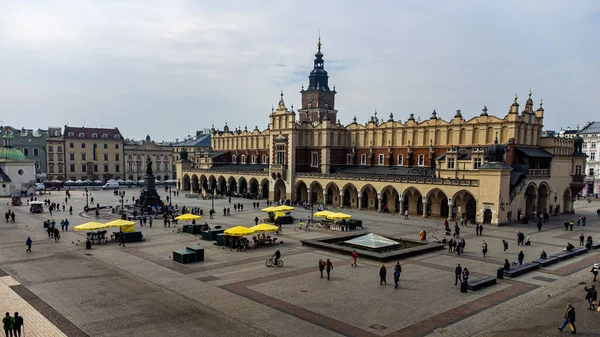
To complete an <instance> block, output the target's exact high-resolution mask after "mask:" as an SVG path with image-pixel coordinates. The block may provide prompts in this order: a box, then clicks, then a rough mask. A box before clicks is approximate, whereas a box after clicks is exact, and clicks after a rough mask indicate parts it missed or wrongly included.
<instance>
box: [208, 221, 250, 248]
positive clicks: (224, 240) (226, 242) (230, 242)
mask: <svg viewBox="0 0 600 337" xmlns="http://www.w3.org/2000/svg"><path fill="white" fill-rule="evenodd" d="M254 232H255V231H254V230H253V229H250V228H248V227H244V226H235V227H232V228H228V229H226V230H225V231H224V232H223V234H218V235H217V245H223V246H228V247H230V248H237V249H238V251H241V250H245V249H247V248H248V246H249V245H250V241H249V240H248V239H246V238H245V236H247V235H252V234H254Z"/></svg>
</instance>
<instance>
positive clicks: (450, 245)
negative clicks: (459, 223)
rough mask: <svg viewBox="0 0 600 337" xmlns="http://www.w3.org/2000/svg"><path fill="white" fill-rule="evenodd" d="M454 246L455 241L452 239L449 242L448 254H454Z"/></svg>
mask: <svg viewBox="0 0 600 337" xmlns="http://www.w3.org/2000/svg"><path fill="white" fill-rule="evenodd" d="M453 244H454V239H450V241H448V253H452V245H453Z"/></svg>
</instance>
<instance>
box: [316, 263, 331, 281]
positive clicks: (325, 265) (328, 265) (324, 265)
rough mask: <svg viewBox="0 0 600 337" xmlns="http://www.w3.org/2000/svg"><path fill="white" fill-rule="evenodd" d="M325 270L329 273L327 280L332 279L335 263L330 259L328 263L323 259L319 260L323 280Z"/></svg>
mask: <svg viewBox="0 0 600 337" xmlns="http://www.w3.org/2000/svg"><path fill="white" fill-rule="evenodd" d="M323 270H325V271H327V280H328V281H329V280H331V279H330V275H331V271H332V270H333V263H331V261H330V260H329V259H327V261H323V259H319V271H320V272H321V278H323Z"/></svg>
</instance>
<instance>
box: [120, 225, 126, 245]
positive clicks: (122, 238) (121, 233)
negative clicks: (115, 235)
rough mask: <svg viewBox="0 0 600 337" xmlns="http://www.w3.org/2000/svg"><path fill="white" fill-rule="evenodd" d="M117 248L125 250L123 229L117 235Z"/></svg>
mask: <svg viewBox="0 0 600 337" xmlns="http://www.w3.org/2000/svg"><path fill="white" fill-rule="evenodd" d="M119 234H120V235H119V246H121V245H122V246H123V248H125V233H123V229H121V232H120V233H119Z"/></svg>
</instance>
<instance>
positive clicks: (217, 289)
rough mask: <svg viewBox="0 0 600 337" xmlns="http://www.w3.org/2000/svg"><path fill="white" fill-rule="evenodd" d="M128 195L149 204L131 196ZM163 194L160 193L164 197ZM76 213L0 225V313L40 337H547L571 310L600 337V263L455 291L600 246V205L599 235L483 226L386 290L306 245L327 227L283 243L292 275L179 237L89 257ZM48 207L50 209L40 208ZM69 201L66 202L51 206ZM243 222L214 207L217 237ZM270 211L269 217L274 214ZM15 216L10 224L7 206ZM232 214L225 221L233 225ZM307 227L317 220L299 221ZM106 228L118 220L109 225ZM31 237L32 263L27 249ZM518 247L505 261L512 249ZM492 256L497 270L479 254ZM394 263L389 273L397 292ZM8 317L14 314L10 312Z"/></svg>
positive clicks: (594, 224) (591, 228)
mask: <svg viewBox="0 0 600 337" xmlns="http://www.w3.org/2000/svg"><path fill="white" fill-rule="evenodd" d="M126 192H127V195H128V196H132V195H136V194H138V193H139V191H138V190H136V189H127V190H126ZM160 192H162V191H159V193H160ZM72 195H73V197H72V199H71V200H70V201H69V203H70V204H71V205H73V207H74V209H75V213H76V214H74V215H73V216H68V212H56V213H54V214H53V215H52V216H50V215H49V214H48V213H43V214H30V213H29V212H28V208H27V207H25V206H23V207H11V210H14V211H15V212H16V214H17V222H16V223H15V224H7V223H0V299H1V300H0V312H4V311H10V312H14V311H18V312H19V313H21V314H22V315H23V316H24V318H25V321H26V322H27V323H26V324H27V328H28V330H26V331H27V336H144V337H145V336H190V335H194V336H425V335H431V336H440V337H442V336H461V337H462V336H471V335H474V336H548V335H551V336H552V335H556V327H557V326H558V324H559V323H560V322H561V318H562V315H563V314H564V309H565V307H566V304H567V303H573V305H574V306H575V308H576V310H577V324H578V334H580V335H584V336H600V319H598V318H600V313H598V312H592V311H589V310H586V308H587V304H586V303H585V301H584V300H583V297H584V295H585V294H584V292H583V287H584V286H585V285H589V284H591V274H590V273H589V272H588V271H587V269H588V268H589V266H590V265H591V264H593V263H595V262H600V251H590V252H589V253H587V254H583V255H581V256H579V257H576V258H573V259H570V260H567V261H564V262H560V263H558V264H555V265H552V266H549V267H546V268H542V269H540V270H538V271H535V272H532V273H529V274H526V275H523V276H520V277H517V278H514V279H508V280H499V282H498V284H497V285H495V286H492V287H489V288H486V289H483V290H480V291H477V292H469V293H467V294H463V293H460V292H459V291H458V287H457V286H454V275H453V274H454V272H453V270H454V266H456V264H457V263H460V264H461V265H462V266H463V267H468V268H469V270H470V271H471V278H477V277H481V276H486V275H494V276H495V273H496V269H497V268H498V267H499V266H500V265H501V264H502V263H503V261H504V259H505V258H508V259H509V260H510V261H514V260H516V254H517V251H518V249H522V250H523V251H524V253H525V256H526V260H527V261H531V260H534V259H536V258H537V256H538V255H539V253H540V252H541V250H542V249H543V250H545V251H546V252H547V253H548V254H549V255H550V254H553V253H557V252H559V251H561V250H562V248H563V247H564V246H565V245H566V243H567V242H571V243H573V244H574V245H575V246H578V244H579V240H578V237H579V235H580V234H581V233H584V235H585V236H587V235H592V236H593V237H594V240H595V241H598V240H600V220H599V219H598V217H597V216H596V214H595V211H596V209H597V208H599V207H600V202H597V201H594V202H592V203H591V204H588V203H587V202H576V209H577V212H578V214H581V215H586V216H587V217H588V219H589V220H588V225H587V226H586V227H582V226H580V227H576V228H575V230H574V231H564V228H563V227H562V221H563V220H564V219H566V218H568V219H572V218H574V217H575V216H576V215H569V216H566V215H563V216H559V217H553V218H552V219H551V222H550V223H548V224H544V227H543V229H542V231H540V232H538V231H537V228H535V224H530V225H511V226H505V227H493V226H486V228H485V229H484V236H482V237H478V236H476V235H475V230H474V228H473V227H471V226H468V227H466V228H463V229H462V231H461V234H462V237H463V238H465V240H466V242H467V247H466V252H465V254H463V255H461V256H460V257H458V256H456V255H455V254H452V253H448V252H447V251H438V252H434V253H428V254H424V255H420V256H415V257H411V258H408V259H404V260H402V261H401V263H402V266H403V272H402V276H401V282H400V287H399V289H393V286H392V285H383V286H382V285H379V282H378V281H379V276H378V271H379V268H380V267H381V264H380V263H378V262H375V261H369V260H363V259H361V258H360V257H359V260H358V267H356V268H354V267H351V266H350V258H349V257H348V256H343V255H339V254H336V253H332V252H326V251H320V250H318V249H314V248H308V247H304V246H302V245H301V243H300V241H301V240H304V239H312V238H318V237H330V236H337V235H343V233H339V232H331V231H327V230H324V229H320V228H313V229H312V230H311V231H309V232H305V231H303V230H297V229H294V227H295V225H288V226H286V227H285V228H284V233H283V234H282V235H281V236H279V239H280V241H283V242H284V243H283V244H282V245H280V246H278V248H279V249H280V250H281V252H282V255H283V260H284V261H285V267H283V268H266V267H265V265H264V261H265V260H266V259H267V258H268V257H269V256H270V255H271V254H272V253H273V250H274V248H263V249H256V250H254V249H252V250H249V251H245V252H237V251H232V250H230V249H224V248H222V247H216V246H213V245H212V243H208V242H206V241H203V240H201V239H200V238H198V237H196V236H193V235H190V234H187V233H179V232H178V229H179V228H178V227H164V226H163V225H162V222H161V221H155V222H154V226H153V227H152V228H149V227H147V226H146V227H139V225H136V227H137V228H138V230H142V231H143V233H144V237H145V239H146V240H145V241H144V242H140V243H131V244H128V245H127V247H126V248H122V247H119V246H118V245H117V244H116V243H113V242H110V243H108V244H106V245H98V246H94V247H93V249H92V250H91V251H88V250H85V249H84V245H83V243H84V239H85V233H81V232H74V231H72V227H73V226H74V225H77V224H80V223H84V222H87V221H94V220H95V219H94V216H93V214H91V215H88V214H85V213H83V212H82V210H83V206H84V205H85V196H84V195H83V193H82V192H81V191H75V192H73V193H72ZM92 195H93V197H94V198H95V202H100V204H101V205H116V204H117V202H118V201H120V199H118V198H117V197H115V196H113V195H112V192H110V191H92ZM38 198H40V197H38ZM43 198H49V199H51V200H53V201H59V202H62V200H64V193H62V192H60V193H53V194H52V195H47V196H42V197H41V199H43ZM173 202H174V204H177V205H178V206H182V205H186V206H198V207H202V208H203V209H204V210H205V211H206V210H208V208H209V207H210V202H211V201H210V200H206V201H204V200H198V199H188V198H185V197H184V196H183V194H181V195H180V196H179V197H174V200H173ZM232 202H234V203H236V202H242V203H244V206H245V207H244V209H245V211H244V212H234V211H233V207H232V205H230V204H229V203H228V201H227V200H225V199H217V200H215V208H216V209H222V208H223V207H224V206H225V207H231V210H232V212H233V213H232V215H231V216H227V217H223V216H222V215H219V214H217V215H216V216H215V219H214V220H208V219H205V220H206V221H207V222H209V223H210V224H211V225H221V226H224V227H227V226H235V225H253V219H254V217H255V216H258V217H259V218H262V217H264V214H263V213H260V211H259V210H253V209H252V201H251V200H243V199H233V200H232ZM261 204H262V205H261V207H264V206H265V203H264V201H261ZM0 208H2V211H3V212H4V211H6V208H7V207H6V206H5V207H0ZM345 211H346V212H349V213H351V214H353V216H355V217H357V218H360V219H362V220H363V221H364V226H365V230H364V232H371V231H372V232H375V233H378V234H383V235H393V236H395V237H403V238H410V239H417V238H418V232H419V231H420V230H421V229H425V230H426V231H427V232H428V233H429V237H430V238H432V237H437V238H441V237H442V236H443V234H444V233H443V232H442V229H443V228H442V223H443V220H441V219H423V218H412V219H410V220H403V219H401V217H398V216H394V215H390V214H379V213H375V212H367V211H357V210H345ZM221 214H222V213H221ZM294 215H295V216H296V217H302V218H306V217H307V216H309V215H310V212H308V211H305V210H301V209H300V210H296V211H294ZM48 218H54V219H55V220H56V221H57V223H58V222H60V220H61V219H63V218H68V219H69V221H70V222H71V224H72V226H71V229H70V230H69V231H68V232H63V233H62V238H61V240H60V242H58V243H56V242H54V240H53V239H49V238H48V237H47V235H46V233H45V232H44V229H43V228H42V221H43V220H44V219H48ZM100 218H101V220H102V221H109V220H112V219H114V218H115V215H113V214H110V213H109V212H108V211H105V212H102V213H101V216H100ZM519 230H520V231H523V233H524V234H525V236H529V237H530V238H531V241H532V245H531V246H524V247H517V246H516V233H517V232H518V231H519ZM27 237H31V239H32V240H33V248H32V250H33V251H32V252H31V253H26V252H25V248H26V247H25V244H24V243H25V239H26V238H27ZM502 239H507V240H508V241H509V245H510V248H509V251H508V252H507V253H506V254H505V253H503V252H502V248H501V247H502V245H501V240H502ZM483 240H485V241H486V242H487V244H488V246H489V252H488V255H487V256H486V257H485V258H484V257H483V256H482V254H481V252H480V250H481V248H480V247H481V243H482V241H483ZM193 244H200V245H201V246H202V247H204V248H205V261H204V262H201V263H197V264H191V265H181V264H178V263H175V262H173V261H172V259H171V258H172V256H171V254H172V252H173V250H178V249H183V248H185V247H186V246H189V245H193ZM320 258H323V259H327V258H329V259H331V261H332V262H333V264H334V271H333V273H332V278H331V281H327V280H326V279H321V278H320V277H319V272H318V269H317V263H316V262H317V261H318V259H320ZM393 264H394V263H388V264H387V266H388V275H389V276H388V281H389V282H390V283H392V282H391V281H392V280H391V278H392V277H391V270H392V269H393ZM1 310H4V311H1Z"/></svg>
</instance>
